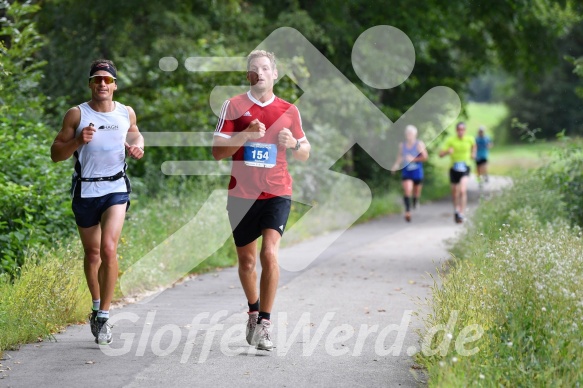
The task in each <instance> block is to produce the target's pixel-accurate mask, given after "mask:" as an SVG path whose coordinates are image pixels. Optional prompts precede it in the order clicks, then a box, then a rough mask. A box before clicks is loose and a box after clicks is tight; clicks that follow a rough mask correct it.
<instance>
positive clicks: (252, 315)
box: [246, 311, 259, 345]
mask: <svg viewBox="0 0 583 388" xmlns="http://www.w3.org/2000/svg"><path fill="white" fill-rule="evenodd" d="M247 314H249V320H248V321H247V330H246V334H247V343H248V344H249V345H257V343H253V337H254V336H255V327H257V318H258V317H259V312H258V311H253V312H248V313H247Z"/></svg>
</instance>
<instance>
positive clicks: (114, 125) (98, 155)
mask: <svg viewBox="0 0 583 388" xmlns="http://www.w3.org/2000/svg"><path fill="white" fill-rule="evenodd" d="M114 104H115V109H114V110H113V111H111V112H106V113H103V112H96V111H94V110H93V109H92V108H91V107H90V106H89V104H88V103H86V102H85V103H83V104H81V105H79V109H80V110H81V121H80V122H79V127H77V130H76V132H75V136H77V135H78V134H79V133H80V132H81V130H82V129H83V128H85V127H87V126H89V124H90V123H93V126H94V127H95V129H96V131H95V132H94V133H93V139H92V140H91V141H90V142H89V144H84V145H82V146H80V147H79V148H77V151H75V152H74V154H73V156H74V157H75V172H74V173H73V188H72V190H71V191H72V193H71V194H72V195H73V196H74V197H79V196H80V197H81V198H95V197H102V196H104V195H106V194H111V193H129V192H130V191H131V189H130V185H129V180H128V179H127V177H122V178H120V179H117V180H115V181H100V182H82V181H78V180H77V178H78V177H79V176H81V177H82V178H99V177H110V176H114V175H116V174H118V173H119V172H122V171H124V170H125V166H126V165H125V156H126V154H125V141H126V135H127V133H128V129H129V128H130V115H129V112H128V110H127V109H126V107H125V105H122V104H120V103H119V102H114Z"/></svg>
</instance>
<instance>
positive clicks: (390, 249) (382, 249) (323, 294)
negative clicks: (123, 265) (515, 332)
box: [0, 178, 507, 388]
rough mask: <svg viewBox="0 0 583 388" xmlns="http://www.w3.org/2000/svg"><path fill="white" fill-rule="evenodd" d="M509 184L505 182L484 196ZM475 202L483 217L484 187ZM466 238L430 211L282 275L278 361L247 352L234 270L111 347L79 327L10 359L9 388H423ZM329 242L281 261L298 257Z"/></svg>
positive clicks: (154, 306) (303, 246)
mask: <svg viewBox="0 0 583 388" xmlns="http://www.w3.org/2000/svg"><path fill="white" fill-rule="evenodd" d="M506 183H507V181H506V180H503V179H501V178H499V179H495V178H494V179H493V180H492V181H491V182H490V183H488V184H487V185H486V186H485V189H484V190H483V191H482V193H490V192H492V191H493V190H495V189H498V188H499V187H501V186H503V185H504V184H506ZM469 191H470V210H472V209H473V208H475V207H476V204H477V198H478V197H479V195H478V193H479V190H478V185H477V184H476V182H475V181H473V180H472V181H471V182H470V188H469ZM463 227H464V226H463V225H459V224H455V223H454V221H453V210H452V205H451V202H450V201H449V200H444V201H438V202H434V203H429V204H424V205H422V206H421V207H420V208H419V209H417V210H415V211H414V212H413V219H412V222H410V223H407V222H405V221H404V219H403V217H402V216H401V215H394V216H390V217H381V218H379V219H376V220H373V221H370V222H367V223H365V224H360V225H356V226H354V227H352V228H350V229H349V230H347V231H346V232H344V233H343V234H342V236H341V237H340V238H339V239H338V240H337V241H336V242H335V243H334V244H332V245H331V246H330V247H329V248H328V249H327V250H326V251H324V253H323V254H322V255H321V256H320V257H319V258H318V259H317V260H316V261H314V262H313V263H312V264H311V265H310V266H309V267H307V268H306V269H305V270H303V271H300V272H288V271H285V270H282V271H281V278H280V284H279V285H280V287H279V289H278V293H277V297H276V304H275V310H274V311H273V312H272V322H273V327H274V329H273V333H272V338H273V341H274V344H275V348H274V349H273V350H272V351H270V352H267V351H258V350H256V349H255V348H253V347H250V346H248V345H247V343H246V341H245V335H244V330H245V322H246V319H247V314H246V311H247V308H246V307H247V306H246V301H245V299H244V295H243V291H242V289H241V286H240V283H239V280H238V275H237V269H236V268H226V269H223V270H220V271H216V272H212V273H207V274H204V275H198V276H195V277H192V278H191V279H189V280H187V281H184V282H182V283H180V284H177V285H175V286H174V287H172V288H170V289H167V290H165V291H164V292H162V293H159V294H158V295H155V296H151V297H148V298H145V299H143V300H142V301H140V302H137V303H132V304H127V305H124V306H123V307H120V308H117V309H115V310H112V318H111V321H112V322H114V327H113V333H114V342H113V343H112V344H111V345H110V346H105V347H104V346H101V347H100V346H98V345H96V344H95V343H94V340H93V337H92V335H91V333H90V330H89V325H75V326H70V327H68V328H67V329H66V330H65V331H64V332H62V333H59V334H57V335H55V340H54V341H45V342H41V343H37V344H30V345H25V346H22V347H21V348H20V349H19V350H18V351H10V352H6V353H5V354H4V359H3V360H2V361H0V363H1V365H2V369H1V371H0V387H12V388H17V387H79V386H83V387H172V388H178V387H193V386H213V387H234V386H235V387H236V386H244V385H255V386H260V385H262V386H273V387H307V386H309V387H355V386H367V387H371V386H374V387H380V386H382V387H417V386H423V385H425V376H424V374H423V371H422V370H420V369H418V366H417V365H416V364H415V361H414V358H413V357H412V355H413V354H414V353H416V352H418V351H420V349H421V345H420V337H419V335H418V333H417V332H416V329H418V328H420V327H422V322H421V317H423V316H424V314H425V313H426V308H424V307H423V303H422V302H423V301H425V300H426V299H427V298H430V292H431V289H430V287H431V286H432V285H433V280H432V278H431V277H430V276H429V275H430V274H435V272H436V268H437V267H439V266H440V265H441V264H442V263H443V262H444V261H445V260H447V259H449V257H450V255H449V253H448V252H447V247H448V241H451V239H453V238H455V236H456V235H457V234H459V233H460V232H461V231H462V230H463ZM326 238H327V236H320V237H317V238H314V239H312V240H309V241H305V242H302V243H300V244H297V245H294V246H292V247H288V248H283V249H282V250H281V252H280V255H281V256H286V257H298V255H301V254H302V252H305V251H306V250H310V247H314V246H315V245H318V244H319V243H321V239H326ZM314 244H315V245H314ZM417 313H418V314H419V315H417Z"/></svg>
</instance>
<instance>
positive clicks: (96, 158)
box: [51, 59, 144, 345]
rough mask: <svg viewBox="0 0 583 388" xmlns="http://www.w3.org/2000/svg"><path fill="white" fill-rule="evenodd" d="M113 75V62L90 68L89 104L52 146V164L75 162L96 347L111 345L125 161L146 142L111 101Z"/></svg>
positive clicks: (132, 118)
mask: <svg viewBox="0 0 583 388" xmlns="http://www.w3.org/2000/svg"><path fill="white" fill-rule="evenodd" d="M116 77H117V69H116V68H115V65H114V64H113V62H112V61H110V60H106V59H99V60H96V61H94V62H93V63H92V64H91V69H90V71H89V89H91V100H90V101H88V102H85V103H83V104H80V105H78V106H75V107H73V108H71V109H69V110H68V111H67V113H66V114H65V117H64V119H63V126H62V128H61V130H60V131H59V133H58V134H57V137H56V138H55V141H54V142H53V144H52V146H51V159H52V160H53V161H54V162H60V161H63V160H67V159H69V158H70V157H71V156H73V157H74V159H75V171H74V173H73V181H72V187H71V196H72V197H73V204H72V207H73V213H74V214H75V221H76V223H77V229H78V230H79V236H80V237H81V243H82V244H83V250H84V252H85V258H84V268H85V277H86V279H87V285H88V287H89V292H90V293H91V297H92V299H93V305H92V311H91V314H90V315H89V323H90V326H91V333H92V334H93V336H94V337H95V342H96V343H98V344H100V345H107V344H110V343H111V341H112V334H111V326H110V325H109V324H108V323H107V320H108V319H109V308H110V305H111V300H112V299H113V292H114V289H115V284H116V282H117V277H118V263H117V245H118V241H119V237H120V235H121V231H122V228H123V224H124V220H125V214H126V211H127V209H128V208H129V204H130V200H129V194H130V192H131V188H130V181H129V179H128V177H127V176H126V164H125V157H126V152H127V154H128V155H129V156H130V157H132V158H134V159H141V158H142V156H144V138H143V137H142V135H141V134H140V131H139V130H138V126H137V125H136V114H135V112H134V110H133V109H132V108H131V107H129V106H125V105H122V104H120V103H119V102H117V101H113V93H114V92H115V90H117V83H116Z"/></svg>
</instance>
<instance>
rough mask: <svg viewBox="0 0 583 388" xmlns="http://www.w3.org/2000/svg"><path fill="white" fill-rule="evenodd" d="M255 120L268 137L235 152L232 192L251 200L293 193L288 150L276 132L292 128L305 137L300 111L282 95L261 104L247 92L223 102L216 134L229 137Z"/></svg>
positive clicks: (303, 138) (297, 136) (232, 170)
mask: <svg viewBox="0 0 583 388" xmlns="http://www.w3.org/2000/svg"><path fill="white" fill-rule="evenodd" d="M255 119H258V120H259V121H261V122H262V123H263V124H264V125H265V128H266V131H265V136H263V137H262V138H260V139H256V140H251V141H249V142H247V143H245V145H244V146H243V147H241V148H239V149H238V150H237V152H235V153H234V154H233V156H232V158H233V167H232V168H231V181H230V182H229V195H230V196H233V197H240V198H248V199H266V198H272V197H276V196H277V197H280V196H291V194H292V177H291V175H290V174H289V172H288V170H287V158H286V149H285V147H278V145H277V135H278V134H279V132H280V131H281V130H282V129H283V128H289V130H290V131H291V133H292V135H293V137H294V138H296V139H297V140H300V141H302V140H305V139H306V135H305V133H304V130H303V129H302V119H301V117H300V112H299V111H298V108H297V107H296V106H295V105H293V104H290V103H289V102H287V101H285V100H282V99H281V98H279V97H276V96H273V97H272V98H271V99H270V100H269V101H266V102H265V103H262V102H260V101H259V100H257V99H256V98H254V97H253V96H252V95H251V93H250V92H247V93H245V94H240V95H238V96H235V97H233V98H231V99H229V100H227V101H225V102H224V103H223V107H222V108H221V113H220V116H219V122H218V123H217V128H216V129H215V136H222V137H224V138H230V137H231V136H233V135H234V134H236V133H237V132H241V131H243V130H244V129H246V128H247V127H248V126H249V124H250V123H251V121H253V120H255ZM275 153H277V155H275Z"/></svg>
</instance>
